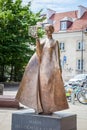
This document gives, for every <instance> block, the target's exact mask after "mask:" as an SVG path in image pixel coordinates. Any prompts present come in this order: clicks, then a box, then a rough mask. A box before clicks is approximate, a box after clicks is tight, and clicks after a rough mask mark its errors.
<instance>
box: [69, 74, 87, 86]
mask: <svg viewBox="0 0 87 130" xmlns="http://www.w3.org/2000/svg"><path fill="white" fill-rule="evenodd" d="M84 83H87V74H78V75H76V76H74V77H73V78H71V79H70V80H69V81H68V84H80V85H83V84H84Z"/></svg>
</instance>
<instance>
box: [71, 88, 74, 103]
mask: <svg viewBox="0 0 87 130" xmlns="http://www.w3.org/2000/svg"><path fill="white" fill-rule="evenodd" d="M71 103H72V104H75V93H74V90H73V91H72V93H71Z"/></svg>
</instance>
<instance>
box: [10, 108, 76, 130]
mask: <svg viewBox="0 0 87 130" xmlns="http://www.w3.org/2000/svg"><path fill="white" fill-rule="evenodd" d="M11 128H12V129H11V130H77V124H76V115H74V114H70V113H66V112H63V111H62V112H58V113H56V114H52V115H38V114H34V113H29V112H28V111H27V112H26V111H24V110H21V111H18V112H15V113H13V114H12V127H11Z"/></svg>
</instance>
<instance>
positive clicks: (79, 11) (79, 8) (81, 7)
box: [78, 5, 87, 18]
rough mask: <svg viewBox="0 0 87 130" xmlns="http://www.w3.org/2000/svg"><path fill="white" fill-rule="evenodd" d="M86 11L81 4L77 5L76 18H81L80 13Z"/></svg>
mask: <svg viewBox="0 0 87 130" xmlns="http://www.w3.org/2000/svg"><path fill="white" fill-rule="evenodd" d="M86 11H87V8H86V7H84V6H82V5H79V6H78V18H81V17H82V15H83V14H84V13H85V12H86Z"/></svg>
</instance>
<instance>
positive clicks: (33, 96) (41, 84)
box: [16, 38, 68, 114]
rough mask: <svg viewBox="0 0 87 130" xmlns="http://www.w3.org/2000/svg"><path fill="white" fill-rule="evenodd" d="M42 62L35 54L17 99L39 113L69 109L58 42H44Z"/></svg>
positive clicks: (26, 70) (24, 76)
mask: <svg viewBox="0 0 87 130" xmlns="http://www.w3.org/2000/svg"><path fill="white" fill-rule="evenodd" d="M42 44H43V49H42V52H41V62H39V61H38V55H37V53H35V54H34V55H33V56H32V57H31V59H30V61H29V63H28V64H27V66H26V69H25V72H24V75H23V78H22V81H21V83H20V86H19V90H18V92H17V95H16V99H17V100H18V101H19V102H21V103H22V104H24V105H26V106H28V107H29V108H33V109H34V110H35V111H36V112H37V113H41V112H43V113H45V114H49V113H52V112H55V111H60V110H64V109H67V108H68V103H67V99H66V95H65V89H64V84H63V80H62V75H61V69H60V65H59V53H58V50H59V49H58V42H56V41H55V40H54V39H48V38H46V39H45V40H44V42H43V43H42Z"/></svg>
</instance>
